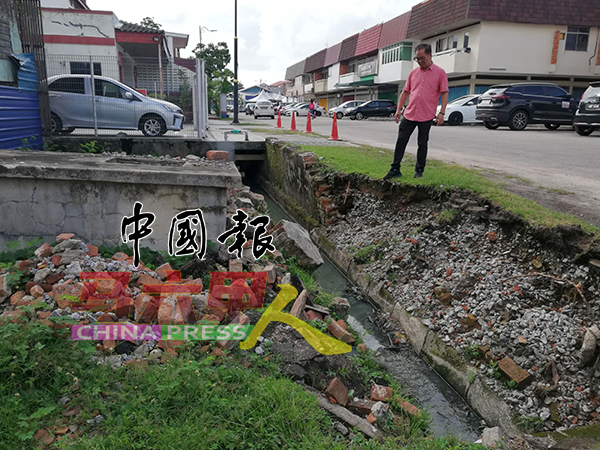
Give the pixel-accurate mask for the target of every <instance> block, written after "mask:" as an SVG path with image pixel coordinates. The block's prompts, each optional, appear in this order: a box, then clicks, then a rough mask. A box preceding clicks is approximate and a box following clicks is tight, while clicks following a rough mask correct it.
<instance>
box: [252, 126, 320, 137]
mask: <svg viewBox="0 0 600 450" xmlns="http://www.w3.org/2000/svg"><path fill="white" fill-rule="evenodd" d="M248 131H251V132H252V133H267V134H270V135H276V136H279V135H290V134H295V135H298V136H317V137H322V138H329V136H325V135H324V134H319V133H315V132H313V133H305V132H304V131H291V130H284V129H281V128H248Z"/></svg>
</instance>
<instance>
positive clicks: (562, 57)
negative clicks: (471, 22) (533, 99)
mask: <svg viewBox="0 0 600 450" xmlns="http://www.w3.org/2000/svg"><path fill="white" fill-rule="evenodd" d="M567 25H568V24H566V25H565V26H556V25H523V24H509V23H503V22H484V23H483V24H482V30H481V39H480V41H481V42H480V45H481V49H482V50H481V51H480V53H479V63H478V67H477V70H478V71H479V72H488V71H489V70H490V68H506V71H502V72H507V73H523V74H527V75H549V74H552V75H570V76H584V75H588V76H589V75H594V71H595V69H596V67H595V62H596V58H595V57H594V58H592V56H593V55H594V53H595V51H596V48H595V47H596V45H597V44H596V39H597V36H598V29H597V28H591V29H590V37H589V43H588V51H587V52H578V51H566V50H565V43H566V40H562V41H560V43H559V48H558V60H557V64H556V67H552V66H551V64H550V63H551V58H552V47H553V43H554V33H555V31H560V32H562V33H565V34H566V32H567ZM571 25H577V24H571ZM590 58H592V61H591V65H590V64H589V60H590ZM494 72H496V71H494Z"/></svg>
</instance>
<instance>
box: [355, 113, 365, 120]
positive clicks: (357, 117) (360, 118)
mask: <svg viewBox="0 0 600 450" xmlns="http://www.w3.org/2000/svg"><path fill="white" fill-rule="evenodd" d="M364 118H365V115H364V114H363V113H361V112H359V113H356V120H363V119H364Z"/></svg>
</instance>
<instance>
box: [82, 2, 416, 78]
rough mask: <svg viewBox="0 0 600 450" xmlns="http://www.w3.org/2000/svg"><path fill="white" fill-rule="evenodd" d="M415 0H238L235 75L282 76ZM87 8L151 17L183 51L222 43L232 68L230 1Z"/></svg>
mask: <svg viewBox="0 0 600 450" xmlns="http://www.w3.org/2000/svg"><path fill="white" fill-rule="evenodd" d="M418 2H419V1H418V0H371V1H365V0H326V1H318V0H317V1H315V0H293V1H287V2H283V1H281V0H254V1H249V0H238V39H239V66H238V67H239V72H240V73H239V79H240V81H241V82H242V83H243V84H244V85H245V86H246V87H248V86H251V85H253V84H257V83H258V82H259V81H260V80H262V81H263V82H265V81H266V82H267V83H268V84H271V83H275V82H277V81H280V80H283V79H284V78H285V70H286V68H287V67H288V66H291V65H292V64H294V63H296V62H298V61H300V60H302V59H304V58H306V57H307V56H310V55H312V54H313V53H316V52H318V51H319V50H322V49H323V48H325V47H327V46H331V45H334V44H336V43H338V42H340V41H341V40H342V39H344V38H346V37H348V36H351V35H353V34H355V33H358V32H360V31H362V30H364V29H366V28H370V27H371V26H373V25H376V24H378V23H381V22H385V21H387V20H389V19H392V18H393V17H396V16H398V15H400V14H403V13H405V12H407V11H409V10H410V8H411V7H412V6H413V5H414V4H416V3H418ZM87 3H88V5H89V7H90V8H91V9H98V10H108V11H113V12H114V13H115V14H116V15H117V17H118V18H119V20H125V21H128V22H139V21H141V20H142V19H143V18H144V17H146V16H150V17H154V20H155V21H156V22H157V23H159V24H161V25H162V26H163V29H164V30H165V31H173V32H177V33H185V34H188V35H189V36H190V41H189V45H188V47H187V49H186V50H185V51H184V54H183V56H185V57H187V56H189V55H191V50H192V49H193V48H194V47H195V46H196V45H197V44H198V41H199V36H198V27H199V26H205V27H207V28H210V29H216V30H218V31H216V32H214V33H209V32H203V33H202V42H203V43H205V44H207V43H209V42H221V41H224V42H227V45H228V46H229V48H230V51H231V57H232V64H231V69H233V36H234V31H233V30H234V0H210V1H209V0H200V1H191V0H185V1H184V0H167V1H165V0H144V1H141V0H126V1H123V0H88V1H87Z"/></svg>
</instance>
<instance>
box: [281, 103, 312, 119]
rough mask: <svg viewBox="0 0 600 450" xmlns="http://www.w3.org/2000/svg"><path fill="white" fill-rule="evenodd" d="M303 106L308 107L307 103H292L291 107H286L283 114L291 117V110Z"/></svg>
mask: <svg viewBox="0 0 600 450" xmlns="http://www.w3.org/2000/svg"><path fill="white" fill-rule="evenodd" d="M303 105H308V103H307V102H300V103H294V104H293V105H289V106H286V108H285V111H284V114H285V115H286V116H291V115H292V109H296V108H300V107H301V106H303ZM296 115H298V114H297V113H296Z"/></svg>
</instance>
